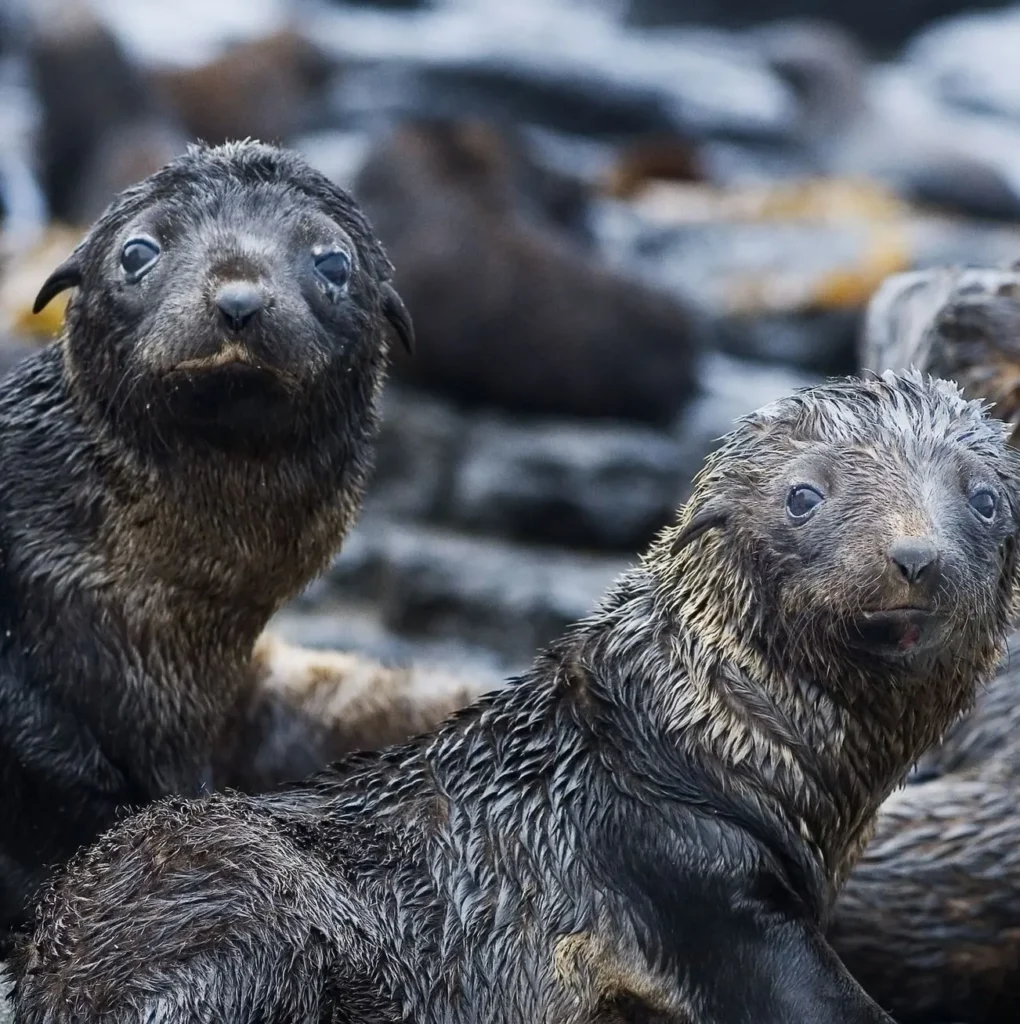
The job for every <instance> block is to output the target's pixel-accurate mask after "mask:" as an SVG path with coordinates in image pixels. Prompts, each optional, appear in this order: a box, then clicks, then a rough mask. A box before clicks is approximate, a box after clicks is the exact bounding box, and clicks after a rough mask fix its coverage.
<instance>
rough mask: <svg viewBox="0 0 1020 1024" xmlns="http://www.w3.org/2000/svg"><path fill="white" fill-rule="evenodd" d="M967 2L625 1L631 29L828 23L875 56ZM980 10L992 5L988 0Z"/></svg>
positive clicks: (802, 0)
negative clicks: (810, 20)
mask: <svg viewBox="0 0 1020 1024" xmlns="http://www.w3.org/2000/svg"><path fill="white" fill-rule="evenodd" d="M969 6H970V4H968V3H967V2H966V0H900V2H898V3H895V4H883V3H857V4H839V3H833V2H832V0H769V2H768V3H764V4H761V3H755V2H751V0H722V2H720V0H628V2H627V5H626V17H627V20H628V21H629V22H630V23H631V24H634V25H642V26H663V25H687V24H692V23H694V24H702V25H722V26H727V27H735V26H741V25H754V24H759V23H761V22H764V21H772V20H774V19H776V18H792V17H797V18H800V17H807V18H819V19H827V20H829V21H833V22H836V23H838V24H839V25H842V26H843V27H844V28H847V29H849V30H851V31H852V32H854V33H855V34H856V35H858V36H860V38H861V39H862V41H863V42H865V43H867V44H868V46H869V47H871V48H873V49H875V50H876V51H879V52H888V51H890V50H892V49H895V48H896V47H898V46H900V45H901V44H902V43H903V42H904V41H905V40H907V39H908V38H910V36H911V35H912V34H913V33H914V32H916V31H917V30H918V29H920V28H922V27H923V26H925V25H927V24H929V23H930V22H931V21H933V20H934V19H936V18H941V17H944V16H946V15H949V14H953V13H955V12H957V11H963V10H966V9H967V8H968V7H969ZM982 6H987V7H992V6H995V3H994V0H988V2H986V3H985V4H982Z"/></svg>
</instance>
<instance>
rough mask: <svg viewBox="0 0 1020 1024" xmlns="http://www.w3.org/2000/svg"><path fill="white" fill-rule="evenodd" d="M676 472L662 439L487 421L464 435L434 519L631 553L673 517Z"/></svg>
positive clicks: (638, 432) (675, 452) (631, 432)
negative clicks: (441, 513)
mask: <svg viewBox="0 0 1020 1024" xmlns="http://www.w3.org/2000/svg"><path fill="white" fill-rule="evenodd" d="M683 474H684V467H683V462H682V457H681V453H680V451H679V449H678V446H677V445H676V443H675V441H674V440H673V439H672V438H670V437H669V435H668V434H664V433H659V432H656V431H653V430H648V429H643V428H640V427H633V426H628V425H622V424H621V425H611V426H588V425H581V424H573V423H570V422H568V421H564V422H560V421H548V420H541V419H539V420H530V421H524V422H514V421H509V420H506V419H501V418H487V419H483V420H482V421H481V422H478V423H476V424H475V425H474V426H473V427H472V428H471V430H470V432H469V433H468V435H467V437H466V438H465V444H464V455H463V458H462V459H461V461H460V463H459V464H458V465H457V467H456V470H455V472H454V476H453V482H452V487H451V489H450V493H449V500H448V502H447V503H446V515H445V517H444V518H445V519H446V521H448V522H449V523H451V524H452V525H454V526H458V527H463V528H465V529H468V530H471V531H474V532H478V533H489V534H495V535H498V536H501V537H510V538H514V539H518V540H529V541H537V542H543V543H548V544H560V545H563V546H565V547H571V548H595V549H614V550H622V551H628V552H632V551H637V550H640V549H641V548H643V547H644V546H645V545H646V544H647V543H648V542H649V541H650V540H651V538H652V537H653V536H654V534H655V532H656V531H657V530H658V529H659V528H660V527H662V526H663V525H665V524H666V523H667V522H668V521H669V520H670V519H671V518H672V516H673V515H674V514H675V511H676V507H677V499H678V496H679V494H680V493H681V492H682V490H683V488H684V485H685V483H686V481H685V479H684V475H683Z"/></svg>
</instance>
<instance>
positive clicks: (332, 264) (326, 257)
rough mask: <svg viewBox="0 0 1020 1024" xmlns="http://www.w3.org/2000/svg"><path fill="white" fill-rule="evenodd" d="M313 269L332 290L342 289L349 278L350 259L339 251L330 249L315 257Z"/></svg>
mask: <svg viewBox="0 0 1020 1024" xmlns="http://www.w3.org/2000/svg"><path fill="white" fill-rule="evenodd" d="M315 269H316V270H317V271H318V273H319V274H320V275H321V276H322V277H324V278H325V279H326V280H327V281H328V282H329V283H330V284H331V285H332V286H333V287H334V288H343V286H344V285H345V284H347V279H348V278H349V277H350V276H351V258H350V256H348V255H347V253H345V252H341V251H340V250H339V249H330V251H329V252H324V253H320V254H319V255H318V256H316V257H315Z"/></svg>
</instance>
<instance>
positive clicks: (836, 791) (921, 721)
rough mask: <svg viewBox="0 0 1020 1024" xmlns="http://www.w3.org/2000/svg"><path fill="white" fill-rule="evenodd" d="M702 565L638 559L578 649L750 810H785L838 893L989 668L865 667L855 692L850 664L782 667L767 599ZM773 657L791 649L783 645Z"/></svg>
mask: <svg viewBox="0 0 1020 1024" xmlns="http://www.w3.org/2000/svg"><path fill="white" fill-rule="evenodd" d="M704 570H705V567H704V566H703V565H701V566H699V565H696V564H694V563H693V562H692V564H691V565H689V566H688V567H687V568H686V570H685V571H683V572H681V574H680V576H679V580H678V582H675V583H673V584H672V585H671V586H670V588H669V590H668V592H667V590H666V588H665V587H664V586H663V583H662V580H660V579H659V578H657V576H656V574H655V573H654V572H653V571H651V570H650V569H649V568H648V567H647V566H646V567H645V568H639V569H635V570H633V571H632V572H631V573H630V574H628V575H627V576H626V577H625V578H624V579H623V580H622V581H621V583H620V584H619V585H618V587H617V588H616V589H615V591H614V592H613V593H612V594H611V595H610V596H609V597H608V599H607V600H606V602H605V603H604V604H603V605H602V607H601V608H600V610H599V611H598V612H597V613H596V614H595V615H594V616H593V617H592V618H591V619H590V620H589V621H588V622H586V623H585V624H584V625H583V627H582V628H581V630H580V631H579V632H578V634H577V643H576V645H572V646H573V650H572V651H571V652H570V654H569V657H570V658H572V659H575V660H577V661H578V662H580V663H583V664H584V665H586V666H588V670H589V671H590V672H591V674H592V677H593V679H595V680H597V681H598V686H599V687H600V690H601V691H602V692H603V695H604V696H605V697H606V698H607V699H608V700H609V701H610V702H611V704H612V705H613V706H614V708H615V709H616V710H615V712H614V713H617V714H621V715H626V716H630V717H631V718H634V719H639V718H640V719H642V720H643V722H642V728H644V729H645V730H648V729H651V730H653V731H654V733H655V734H656V738H657V739H659V740H664V741H665V742H664V743H663V742H659V743H654V744H650V746H651V747H653V748H654V749H656V750H658V751H661V750H663V749H668V750H676V751H678V752H679V753H680V754H681V755H683V759H684V760H685V761H686V762H687V763H690V762H691V761H693V762H695V763H697V764H699V765H702V766H707V770H708V771H709V772H710V773H712V774H714V775H715V776H716V777H717V778H718V779H719V780H720V786H721V787H722V788H725V789H726V790H727V791H728V793H729V795H730V796H732V797H733V798H734V799H736V800H737V801H738V802H741V801H743V802H744V803H745V804H746V806H747V807H748V809H749V816H760V813H761V811H760V808H761V807H762V805H763V803H764V804H765V805H767V806H768V805H770V806H771V807H772V808H773V810H774V812H775V813H777V814H779V815H782V816H783V817H784V818H785V821H786V824H787V825H788V832H789V834H793V835H796V836H798V837H799V838H800V839H801V840H803V841H804V842H805V843H806V844H807V846H808V847H809V849H810V851H811V853H812V856H813V857H815V858H816V859H817V861H818V862H819V863H820V866H821V868H822V870H823V872H824V874H825V877H826V879H827V880H828V883H829V887H830V895H831V892H833V891H834V890H835V888H836V887H837V886H838V884H839V883H840V881H841V880H842V878H843V877H844V876H845V874H846V872H847V871H848V870H849V868H850V867H851V866H852V863H853V862H854V860H855V859H856V857H857V855H858V853H859V852H860V849H861V848H862V847H863V845H864V843H865V842H866V841H867V839H868V838H869V836H870V829H871V826H872V824H873V820H874V817H875V814H876V812H877V810H878V807H879V805H880V804H881V803H882V801H883V800H884V799H885V797H886V796H887V795H888V794H889V793H890V792H891V791H892V790H893V789H894V788H895V787H896V786H897V785H898V784H899V783H900V782H901V781H902V779H903V778H904V776H905V774H906V772H907V771H908V770H909V768H910V766H911V765H912V764H913V762H914V761H915V760H916V759H917V757H918V756H919V755H920V753H922V752H923V750H924V749H926V748H927V747H928V746H930V745H931V744H932V743H934V742H935V741H936V740H937V738H938V737H939V736H940V735H941V734H942V732H943V731H944V730H945V729H946V728H947V727H948V725H949V724H950V722H951V721H952V720H953V719H954V718H955V717H956V715H958V714H959V712H960V710H961V709H962V708H963V707H964V706H965V705H966V703H967V702H968V701H969V699H971V696H972V694H973V692H974V690H975V687H976V685H977V682H978V679H979V674H980V673H979V670H978V669H977V668H975V667H973V666H971V667H970V668H967V667H964V668H962V669H961V672H960V674H957V675H953V676H952V677H949V675H948V674H947V673H944V675H946V678H940V679H937V680H936V679H929V678H927V677H925V678H914V677H909V678H908V676H907V675H906V674H905V673H903V672H900V673H898V674H897V673H896V672H889V673H888V674H886V675H884V676H883V675H882V674H881V673H877V672H876V674H875V676H874V678H868V677H866V675H865V674H862V675H861V676H860V677H859V678H858V679H856V680H855V681H854V685H853V687H852V688H850V689H849V690H848V688H847V686H846V682H847V681H846V679H842V678H835V677H836V676H837V675H839V674H841V673H842V674H846V673H847V672H848V671H851V670H849V669H847V667H846V666H844V665H842V664H833V665H832V667H831V674H832V678H826V677H824V676H823V675H819V674H816V673H810V672H800V671H798V670H797V669H795V668H794V669H793V670H792V671H789V672H787V671H786V670H785V666H784V667H783V668H782V670H781V669H780V666H778V665H775V664H770V662H769V659H768V656H766V655H765V654H763V653H762V652H760V651H759V650H757V649H756V648H755V646H754V645H753V644H752V643H751V642H749V641H750V639H751V637H752V635H753V633H752V631H753V630H754V629H756V628H758V625H757V623H756V616H757V615H758V614H759V612H760V610H759V609H757V608H755V607H754V606H753V603H752V602H748V601H746V600H745V599H744V597H743V596H742V595H741V594H740V591H739V588H734V586H733V580H732V579H730V580H729V581H728V584H727V586H726V587H722V586H718V585H716V583H719V582H721V581H716V582H715V583H714V582H713V581H712V579H711V573H706V572H705V571H704ZM724 594H728V595H729V597H728V598H727V597H724V596H722V595H724ZM771 657H772V659H773V660H782V659H783V653H782V648H778V649H777V648H773V654H772V655H771ZM968 671H969V672H970V676H969V677H968V678H964V676H966V674H967V672H968ZM936 690H937V691H938V692H937V693H936V692H935V691H936ZM635 728H636V727H635V726H634V725H633V723H628V731H629V732H630V733H631V734H635ZM638 734H640V733H639V732H638ZM646 735H647V733H646ZM652 770H653V769H652V767H651V766H649V771H652ZM654 771H655V772H657V773H658V774H659V775H660V776H661V768H660V767H659V766H655V768H654Z"/></svg>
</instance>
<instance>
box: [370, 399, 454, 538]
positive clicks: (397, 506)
mask: <svg viewBox="0 0 1020 1024" xmlns="http://www.w3.org/2000/svg"><path fill="white" fill-rule="evenodd" d="M467 434H468V423H467V421H466V420H465V418H464V417H463V416H461V415H459V414H458V413H457V412H456V411H454V410H453V409H452V408H451V407H450V406H449V405H447V404H446V403H445V402H442V401H440V400H438V399H435V398H432V397H430V396H428V395H425V394H422V393H420V392H415V391H410V390H407V389H402V388H401V387H400V386H399V385H398V384H397V383H396V382H391V383H389V384H387V386H386V388H384V389H383V396H382V423H381V424H380V428H379V435H378V438H377V440H376V446H375V452H376V455H375V471H374V473H373V475H372V479H371V482H370V484H369V487H368V493H367V495H366V499H365V512H364V515H365V516H375V515H379V514H382V515H386V516H390V517H396V518H402V519H403V518H406V519H417V520H429V519H434V518H435V517H436V516H437V515H438V514H439V510H440V508H441V506H442V505H443V504H444V503H445V501H446V497H447V495H448V494H449V491H450V488H451V487H452V483H453V478H454V472H455V470H454V466H455V463H456V460H457V459H458V458H459V457H460V453H461V451H462V449H463V447H464V443H465V439H466V436H467Z"/></svg>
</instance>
